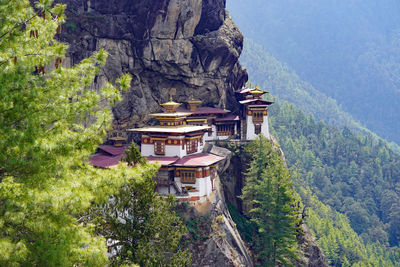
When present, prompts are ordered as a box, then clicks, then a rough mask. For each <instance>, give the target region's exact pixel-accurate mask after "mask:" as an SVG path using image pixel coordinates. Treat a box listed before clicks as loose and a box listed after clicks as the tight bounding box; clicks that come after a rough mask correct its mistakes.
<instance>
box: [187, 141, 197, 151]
mask: <svg viewBox="0 0 400 267" xmlns="http://www.w3.org/2000/svg"><path fill="white" fill-rule="evenodd" d="M198 149H199V142H198V140H197V139H190V140H187V141H186V153H187V154H193V153H196V152H197V151H198Z"/></svg>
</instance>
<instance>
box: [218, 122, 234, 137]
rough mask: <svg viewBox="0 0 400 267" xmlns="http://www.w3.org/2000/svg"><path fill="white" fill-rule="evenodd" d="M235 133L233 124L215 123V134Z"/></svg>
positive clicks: (229, 134) (228, 134)
mask: <svg viewBox="0 0 400 267" xmlns="http://www.w3.org/2000/svg"><path fill="white" fill-rule="evenodd" d="M234 134H235V124H217V136H231V135H234Z"/></svg>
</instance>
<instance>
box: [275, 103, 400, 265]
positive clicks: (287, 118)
mask: <svg viewBox="0 0 400 267" xmlns="http://www.w3.org/2000/svg"><path fill="white" fill-rule="evenodd" d="M270 112H271V114H272V118H271V124H272V125H273V129H274V135H275V136H276V137H277V138H278V139H279V143H280V145H281V147H282V149H283V151H284V152H285V156H286V160H287V163H288V165H289V167H291V168H293V170H294V171H295V173H296V174H297V177H298V179H297V183H296V184H297V188H298V191H301V188H307V187H309V188H311V189H312V191H313V192H315V194H316V196H317V197H318V198H319V199H320V200H321V201H322V202H323V203H325V204H326V205H328V206H331V207H332V208H333V209H334V210H336V211H338V212H340V213H343V214H344V215H346V216H347V217H348V219H349V222H350V226H351V227H352V228H353V229H354V231H355V232H357V233H358V235H360V237H361V238H362V240H363V242H365V243H366V244H373V243H377V242H379V243H380V244H381V246H382V247H381V249H383V251H386V252H385V253H388V252H389V251H392V252H393V251H394V254H396V253H397V255H398V245H399V244H400V239H399V233H400V228H399V227H400V224H399V221H400V216H399V215H400V205H399V203H400V156H399V155H398V154H396V153H394V152H392V151H391V150H390V149H389V148H388V147H387V145H386V144H385V143H384V142H376V141H375V138H373V137H371V136H369V135H366V136H361V135H355V134H354V133H352V132H351V131H350V130H349V129H348V128H344V129H343V130H339V129H338V128H336V127H332V126H327V125H325V124H324V123H322V122H316V121H315V119H314V118H313V116H306V115H305V114H304V113H303V112H301V111H299V110H298V109H296V108H295V107H294V106H293V105H291V104H288V103H283V104H282V105H280V104H276V105H274V106H273V107H272V108H271V110H270ZM303 201H304V202H305V203H306V205H307V201H309V197H304V195H303ZM311 206H312V205H311ZM313 210H314V211H315V209H313ZM322 218H323V217H320V219H318V220H317V221H320V220H321V219H322ZM343 218H344V217H343ZM319 223H321V222H319ZM310 224H311V227H312V228H313V226H312V225H313V223H310ZM323 236H324V235H322V234H319V237H320V238H323ZM317 237H318V234H317ZM325 239H326V237H325ZM324 242H326V243H325V245H324V246H325V248H326V249H327V248H329V250H331V249H332V248H333V247H335V242H336V241H335V242H333V243H332V242H330V241H329V240H325V241H324ZM360 242H361V241H360ZM389 247H391V248H390V249H389ZM385 248H386V249H385ZM394 254H393V255H394ZM328 256H329V255H328ZM398 259H399V258H397V260H398ZM394 262H395V261H394Z"/></svg>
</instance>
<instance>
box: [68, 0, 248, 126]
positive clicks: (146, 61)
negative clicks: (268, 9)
mask: <svg viewBox="0 0 400 267" xmlns="http://www.w3.org/2000/svg"><path fill="white" fill-rule="evenodd" d="M60 1H61V2H63V3H66V4H67V11H66V14H67V22H66V23H65V24H64V25H63V34H62V35H61V37H60V38H61V40H63V41H65V42H67V43H69V44H70V48H69V51H68V56H69V58H70V61H71V64H74V63H76V62H79V61H80V60H81V59H83V58H84V57H87V56H89V55H90V54H91V53H93V51H95V50H98V49H100V48H104V49H105V50H107V51H108V52H109V58H108V60H107V64H106V67H105V69H104V71H103V72H102V74H101V75H99V77H97V78H96V85H97V86H101V85H102V84H104V82H105V81H108V80H114V79H115V78H116V77H117V76H119V75H120V74H121V73H126V72H128V73H130V74H132V77H133V80H132V83H131V89H130V90H129V91H128V92H127V93H125V95H124V98H123V101H122V102H121V103H119V104H118V105H117V106H116V107H115V108H114V110H113V111H114V115H115V119H116V120H117V121H119V122H120V124H121V123H122V124H124V126H128V127H130V126H132V125H135V124H136V125H142V124H143V122H145V121H146V120H147V119H148V117H147V115H148V114H149V113H151V112H155V111H159V104H160V103H162V102H163V101H166V100H167V99H168V98H169V92H170V89H171V88H176V96H175V97H174V100H175V101H184V100H187V99H188V98H190V97H195V98H198V99H201V100H202V101H203V103H204V104H205V105H208V106H219V107H226V108H228V109H231V110H233V111H234V110H236V109H237V102H236V101H235V99H234V90H235V89H237V88H241V87H242V86H243V84H244V83H245V82H246V81H247V73H246V71H245V70H243V69H242V68H241V66H240V64H239V62H238V58H239V56H240V53H241V51H242V46H243V36H242V34H241V33H240V32H239V30H238V28H237V27H236V26H235V24H234V23H233V22H232V20H231V19H230V17H229V15H228V14H227V12H226V11H225V0H135V1H132V0H83V1H82V0H60Z"/></svg>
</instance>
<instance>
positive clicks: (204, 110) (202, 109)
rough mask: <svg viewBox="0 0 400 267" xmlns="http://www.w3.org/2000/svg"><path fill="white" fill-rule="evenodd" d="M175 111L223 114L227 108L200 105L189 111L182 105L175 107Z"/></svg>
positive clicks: (196, 113) (197, 113)
mask: <svg viewBox="0 0 400 267" xmlns="http://www.w3.org/2000/svg"><path fill="white" fill-rule="evenodd" d="M177 111H179V112H187V113H192V114H195V115H203V114H225V113H228V111H227V110H225V109H222V108H213V107H200V108H197V109H196V110H194V111H190V110H188V109H185V108H183V107H179V108H177Z"/></svg>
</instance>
